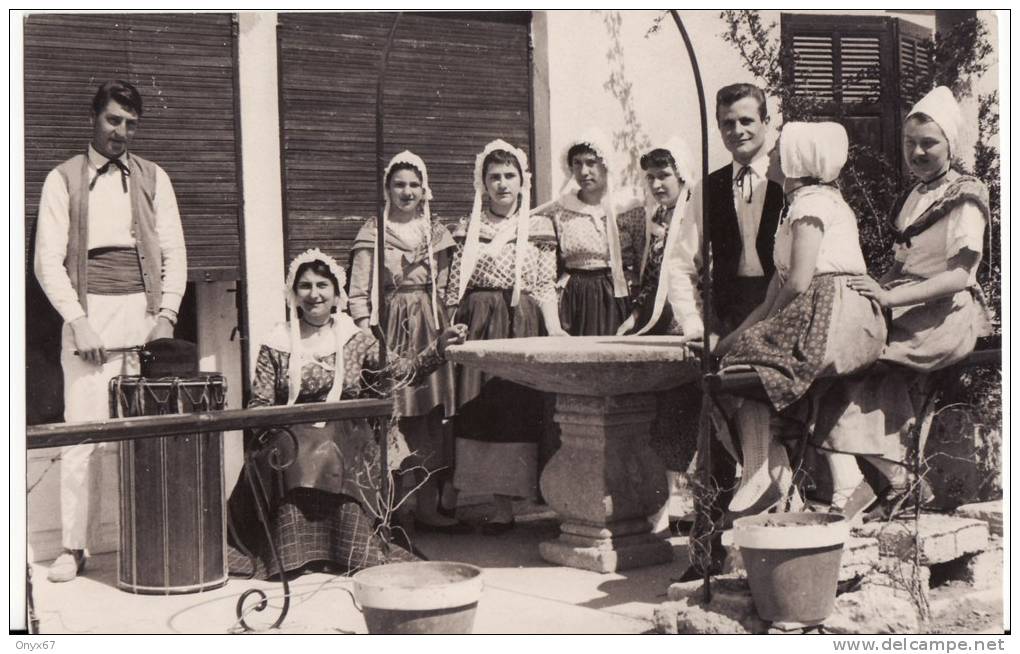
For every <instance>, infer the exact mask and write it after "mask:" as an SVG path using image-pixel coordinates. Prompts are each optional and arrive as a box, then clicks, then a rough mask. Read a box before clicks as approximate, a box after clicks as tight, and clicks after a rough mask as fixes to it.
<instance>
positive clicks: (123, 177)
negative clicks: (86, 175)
mask: <svg viewBox="0 0 1020 654" xmlns="http://www.w3.org/2000/svg"><path fill="white" fill-rule="evenodd" d="M110 166H116V167H117V168H120V183H121V185H122V186H123V187H124V192H125V193H127V192H128V187H127V178H128V176H130V175H131V171H130V170H128V167H127V164H125V163H124V162H123V161H121V160H120V159H119V158H118V159H107V160H106V163H104V164H103V165H102V166H100V167H99V170H97V171H96V176H95V177H93V178H92V182H91V183H90V184H89V190H90V191H91V190H92V189H94V188H95V187H96V180H97V179H99V178H100V176H102V175H105V174H106V171H108V170H110Z"/></svg>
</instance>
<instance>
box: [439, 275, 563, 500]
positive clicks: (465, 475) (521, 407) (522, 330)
mask: <svg viewBox="0 0 1020 654" xmlns="http://www.w3.org/2000/svg"><path fill="white" fill-rule="evenodd" d="M456 322H459V323H465V324H467V325H468V340H491V339H496V338H525V337H530V336H539V335H540V331H541V319H540V313H539V308H538V304H537V303H536V302H535V300H534V299H533V298H532V297H531V296H530V295H528V294H522V295H521V301H520V303H519V304H518V305H517V306H516V307H511V306H510V291H509V290H505V291H504V290H487V289H470V290H469V292H468V294H467V296H466V297H465V299H464V301H463V302H462V303H461V305H460V309H459V310H458V312H457V316H456ZM457 378H458V386H457V404H458V407H459V408H458V412H457V417H456V418H455V420H454V433H455V434H456V437H457V439H456V442H457V451H456V460H457V463H456V466H455V471H454V485H455V486H456V487H457V488H458V489H460V490H461V491H463V492H465V493H469V494H491V493H495V494H500V495H511V496H516V497H527V496H530V495H532V494H533V493H534V491H535V488H536V483H537V477H538V460H537V457H538V441H539V437H540V435H541V433H542V416H543V402H544V400H543V394H542V393H540V392H538V391H535V390H532V389H530V388H527V387H524V386H521V385H519V384H515V383H513V382H509V381H507V380H505V379H500V378H498V377H491V376H489V375H483V374H481V373H480V372H478V371H477V370H473V369H471V368H465V367H460V369H459V370H458V373H457Z"/></svg>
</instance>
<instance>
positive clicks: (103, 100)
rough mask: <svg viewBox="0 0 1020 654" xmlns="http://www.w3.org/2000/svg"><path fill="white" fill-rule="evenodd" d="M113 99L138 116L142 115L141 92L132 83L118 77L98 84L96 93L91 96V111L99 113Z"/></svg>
mask: <svg viewBox="0 0 1020 654" xmlns="http://www.w3.org/2000/svg"><path fill="white" fill-rule="evenodd" d="M110 100H114V101H116V102H117V103H119V104H122V105H124V106H125V107H127V108H128V109H130V110H131V111H133V112H135V113H136V114H137V115H138V117H139V118H141V117H142V94H141V93H139V92H138V89H136V88H135V87H134V85H133V84H131V83H129V82H125V81H124V80H120V79H112V80H110V81H108V82H103V83H102V84H100V85H99V89H98V90H97V91H96V94H95V95H94V96H92V113H94V114H96V115H99V113H100V112H101V111H102V110H103V109H106V105H108V104H110Z"/></svg>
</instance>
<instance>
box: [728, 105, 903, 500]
mask: <svg viewBox="0 0 1020 654" xmlns="http://www.w3.org/2000/svg"><path fill="white" fill-rule="evenodd" d="M848 147H849V143H848V140H847V135H846V130H844V129H843V127H842V126H841V125H839V124H837V123H789V124H787V125H785V126H784V127H783V131H782V135H781V136H780V140H779V143H778V145H777V146H776V148H775V149H774V150H773V155H772V156H773V164H775V163H778V164H779V166H778V168H780V169H781V171H782V175H783V177H784V178H785V179H784V182H783V189H784V191H785V193H786V197H787V202H788V214H787V215H786V216H785V217H784V218H783V219H782V220H781V222H780V224H779V228H778V230H777V232H776V245H775V250H774V254H773V258H774V260H775V264H776V272H775V274H774V275H773V277H772V279H771V281H770V282H769V289H768V293H767V295H766V297H765V301H764V302H763V303H762V304H761V305H759V306H758V307H757V308H756V309H754V310H753V311H752V312H751V314H750V315H749V316H748V317H747V319H746V320H744V322H743V323H741V325H740V326H739V327H738V328H737V329H736V330H735V331H734V332H732V333H731V334H729V335H728V336H726V338H724V339H722V340H721V341H720V342H719V345H718V347H717V348H716V353H717V354H722V355H725V356H724V357H723V360H722V364H721V365H722V367H723V368H725V367H728V366H736V365H749V366H751V367H752V368H753V369H754V370H755V372H757V374H758V376H759V378H760V379H761V383H762V386H763V387H764V390H765V393H766V395H767V401H761V400H758V399H753V398H746V399H742V400H738V402H737V409H736V427H737V430H738V432H739V437H740V444H741V450H742V453H743V474H742V476H741V480H740V486H739V487H738V488H737V491H736V493H734V496H733V499H732V500H731V501H730V506H729V509H730V511H731V512H735V513H740V512H749V513H750V512H756V511H759V510H762V509H763V508H766V507H768V506H770V505H772V504H774V503H775V502H777V501H779V500H780V499H781V498H782V497H783V495H784V494H785V493H786V491H787V490H788V488H789V485H790V483H791V481H792V474H791V470H790V463H789V460H788V457H787V454H786V449H785V448H784V447H783V446H782V445H781V444H780V443H779V442H778V441H776V440H774V439H772V438H771V435H770V419H771V417H772V416H773V415H774V414H775V413H777V412H784V411H786V410H788V409H790V408H791V407H792V405H794V404H795V403H796V402H797V401H798V400H800V399H802V398H804V397H805V395H806V394H807V392H808V389H809V388H810V387H811V385H812V383H813V382H814V381H815V380H816V379H818V378H820V377H829V376H834V375H845V374H852V373H854V372H857V371H859V370H863V369H864V368H866V367H868V366H870V365H871V364H872V363H874V361H875V360H876V359H877V358H878V355H879V354H880V353H881V351H882V347H883V346H884V344H885V336H886V327H885V320H884V318H883V316H882V313H881V310H880V308H879V306H878V304H877V303H876V302H873V301H872V300H870V299H869V298H867V297H865V296H863V295H861V294H860V293H858V292H856V291H854V290H853V289H851V288H850V286H849V284H848V276H851V275H862V274H864V273H865V263H864V255H863V254H862V252H861V247H860V241H859V238H858V233H857V219H856V217H855V216H854V213H853V210H852V209H851V208H850V207H849V205H847V203H846V202H845V201H844V200H843V196H842V194H841V193H840V191H839V188H838V187H837V186H836V185H835V180H836V178H837V176H838V175H839V172H840V170H841V169H842V168H843V164H844V163H846V160H847V154H848ZM777 155H778V162H777V161H776V156H777ZM773 168H776V166H775V165H773ZM812 399H813V398H812Z"/></svg>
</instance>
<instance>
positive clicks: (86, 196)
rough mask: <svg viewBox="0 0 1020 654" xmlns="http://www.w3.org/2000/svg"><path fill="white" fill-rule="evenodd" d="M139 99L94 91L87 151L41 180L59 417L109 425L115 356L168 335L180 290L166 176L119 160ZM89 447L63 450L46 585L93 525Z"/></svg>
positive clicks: (66, 577) (179, 255)
mask: <svg viewBox="0 0 1020 654" xmlns="http://www.w3.org/2000/svg"><path fill="white" fill-rule="evenodd" d="M141 116H142V97H141V95H140V94H139V93H138V90H137V89H136V88H135V87H134V86H132V85H131V84H129V83H127V82H123V81H120V80H112V81H108V82H105V83H103V84H102V85H100V87H99V90H98V91H97V92H96V95H95V97H94V98H93V99H92V111H91V116H90V120H91V124H92V142H91V143H90V144H89V146H88V150H87V151H86V152H84V153H81V154H77V155H75V156H73V157H71V158H70V159H68V160H67V161H65V162H63V163H62V164H60V165H59V166H57V167H56V168H54V169H53V170H52V171H50V173H49V175H48V176H47V177H46V181H45V183H44V184H43V189H42V196H41V198H40V200H39V221H38V226H37V228H36V239H35V275H36V277H37V278H38V280H39V284H40V286H41V287H42V289H43V291H44V292H45V293H46V297H47V298H48V299H49V300H50V302H51V303H52V304H53V307H54V308H55V309H56V310H57V312H58V313H60V316H61V317H62V318H63V320H64V327H63V331H62V333H61V353H60V363H61V367H62V368H63V373H64V420H65V421H67V422H77V421H83V420H104V419H106V418H109V400H108V391H107V385H108V383H109V381H110V379H111V378H112V377H114V376H116V375H124V374H138V372H139V362H138V355H137V354H136V353H134V352H130V353H126V352H115V351H114V350H116V349H119V348H127V347H130V346H136V345H141V344H144V343H147V342H149V341H153V340H156V339H158V338H169V337H172V336H173V331H174V326H175V325H176V323H177V311H178V309H179V307H180V303H181V299H182V297H183V296H184V290H185V284H186V281H187V260H186V254H185V248H184V232H183V230H182V228H181V217H180V213H179V211H178V209H177V198H176V196H175V195H174V190H173V186H172V185H171V183H170V178H169V177H168V176H167V174H166V173H165V172H164V171H163V169H162V168H160V167H159V166H157V165H156V164H154V163H152V162H150V161H148V160H146V159H143V158H141V157H139V156H138V155H135V154H130V153H129V152H128V147H129V146H130V144H131V140H132V138H133V137H134V135H135V131H136V129H137V128H138V123H139V120H140V119H141ZM94 454H96V444H95V443H83V444H80V445H74V446H71V447H65V448H63V450H62V452H61V465H60V513H61V528H62V545H63V548H64V551H63V553H62V554H61V555H60V556H59V557H58V558H57V560H56V561H54V563H53V565H52V566H51V567H50V571H49V575H48V576H49V580H50V581H54V582H62V581H70V580H72V579H74V578H75V577H76V576H77V575H78V573H79V572H81V571H82V569H83V568H84V566H85V558H86V556H87V552H88V544H89V541H90V540H91V539H90V538H89V535H90V529H89V520H90V518H91V519H92V523H93V525H92V527H93V529H94V528H95V527H96V526H98V509H99V474H98V473H99V467H100V466H99V465H98V464H97V465H96V466H95V467H96V471H95V474H93V471H92V467H93V465H92V464H93V461H98V459H96V458H94Z"/></svg>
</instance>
